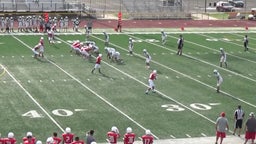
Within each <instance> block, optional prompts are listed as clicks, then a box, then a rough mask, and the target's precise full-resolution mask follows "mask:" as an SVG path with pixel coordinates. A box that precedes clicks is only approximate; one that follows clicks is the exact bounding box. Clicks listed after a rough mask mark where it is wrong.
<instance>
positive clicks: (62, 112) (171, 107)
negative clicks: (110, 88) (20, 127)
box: [22, 103, 220, 118]
mask: <svg viewBox="0 0 256 144" xmlns="http://www.w3.org/2000/svg"><path fill="white" fill-rule="evenodd" d="M215 105H220V103H208V104H202V103H192V104H190V107H191V108H193V109H196V110H211V109H212V106H215ZM161 107H162V108H164V109H165V110H167V111H171V112H179V111H184V110H185V108H183V107H181V106H180V105H177V104H164V105H161ZM79 111H86V109H75V110H74V111H71V110H67V109H55V110H53V111H52V114H53V115H55V116H60V117H68V116H72V115H73V114H74V112H79ZM22 116H24V117H29V118H43V117H44V116H43V114H40V113H39V112H38V111H36V110H30V111H28V112H26V113H24V114H22Z"/></svg>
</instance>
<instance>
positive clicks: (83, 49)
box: [81, 46, 92, 52]
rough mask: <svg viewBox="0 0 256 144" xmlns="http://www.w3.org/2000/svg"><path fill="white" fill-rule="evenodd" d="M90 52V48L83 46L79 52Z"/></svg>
mask: <svg viewBox="0 0 256 144" xmlns="http://www.w3.org/2000/svg"><path fill="white" fill-rule="evenodd" d="M90 50H92V48H90V47H88V46H83V47H82V48H81V51H86V52H89V51H90Z"/></svg>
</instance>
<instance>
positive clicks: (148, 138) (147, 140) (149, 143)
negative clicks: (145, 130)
mask: <svg viewBox="0 0 256 144" xmlns="http://www.w3.org/2000/svg"><path fill="white" fill-rule="evenodd" d="M141 138H142V142H143V144H153V140H154V137H153V136H152V135H143V136H142V137H141Z"/></svg>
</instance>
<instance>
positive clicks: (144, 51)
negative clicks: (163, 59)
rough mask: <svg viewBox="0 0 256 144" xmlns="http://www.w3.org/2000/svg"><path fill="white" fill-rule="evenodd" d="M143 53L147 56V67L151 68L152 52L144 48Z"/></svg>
mask: <svg viewBox="0 0 256 144" xmlns="http://www.w3.org/2000/svg"><path fill="white" fill-rule="evenodd" d="M143 54H144V56H145V58H146V61H145V63H146V68H147V69H149V68H150V64H149V62H150V61H151V56H150V54H149V53H148V52H147V50H146V49H143Z"/></svg>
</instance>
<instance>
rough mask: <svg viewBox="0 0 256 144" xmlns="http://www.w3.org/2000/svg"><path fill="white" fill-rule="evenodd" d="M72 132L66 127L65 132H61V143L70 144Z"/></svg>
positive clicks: (72, 136)
mask: <svg viewBox="0 0 256 144" xmlns="http://www.w3.org/2000/svg"><path fill="white" fill-rule="evenodd" d="M73 138H74V134H73V133H71V128H69V127H67V128H66V129H65V133H63V134H62V144H71V143H72V142H73Z"/></svg>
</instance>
